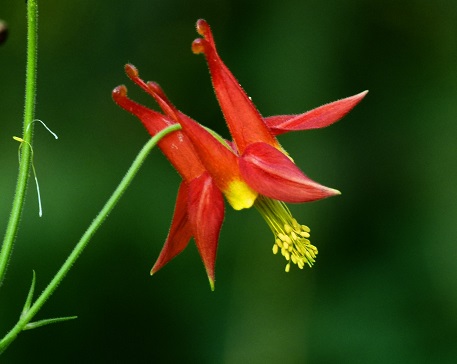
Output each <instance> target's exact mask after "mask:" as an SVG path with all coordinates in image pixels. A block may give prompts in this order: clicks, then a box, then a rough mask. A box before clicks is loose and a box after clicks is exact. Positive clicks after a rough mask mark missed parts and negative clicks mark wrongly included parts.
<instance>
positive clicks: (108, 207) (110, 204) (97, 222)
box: [0, 124, 181, 353]
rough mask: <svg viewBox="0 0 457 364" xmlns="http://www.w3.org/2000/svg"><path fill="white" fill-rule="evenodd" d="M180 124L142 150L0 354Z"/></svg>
mask: <svg viewBox="0 0 457 364" xmlns="http://www.w3.org/2000/svg"><path fill="white" fill-rule="evenodd" d="M180 128H181V126H180V125H179V124H175V125H172V126H169V127H167V128H166V129H164V130H162V131H161V132H159V133H157V134H156V135H155V136H154V137H153V138H151V139H150V140H149V141H148V142H147V143H146V145H145V146H144V147H143V149H141V151H140V153H139V154H138V156H137V157H136V158H135V160H134V161H133V164H132V165H131V166H130V168H129V170H128V171H127V174H126V175H125V177H124V178H123V179H122V181H121V183H120V184H119V186H118V187H117V188H116V190H115V191H114V192H113V194H112V195H111V197H110V198H109V200H108V201H107V202H106V204H105V206H104V207H103V208H102V210H101V211H100V212H99V214H98V215H97V217H96V218H95V219H94V221H92V224H91V225H90V226H89V227H88V229H87V230H86V232H85V233H84V235H83V236H82V237H81V239H80V240H79V242H78V243H77V244H76V246H75V248H74V249H73V251H72V252H71V254H70V255H69V256H68V258H67V260H66V261H65V262H64V263H63V265H62V267H61V268H60V269H59V271H58V272H57V273H56V275H55V276H54V278H53V279H52V280H51V282H50V283H49V284H48V286H47V287H46V288H45V289H44V291H43V292H42V293H41V295H40V296H39V297H38V298H37V300H36V301H35V302H34V303H33V305H32V306H31V307H30V309H29V310H27V312H25V313H24V314H23V315H22V316H21V318H20V319H19V321H18V322H17V324H16V325H15V326H14V327H13V328H12V329H11V331H10V332H9V333H8V334H7V335H6V336H5V337H4V338H3V339H2V340H1V341H0V353H1V352H2V351H3V350H5V348H6V347H7V346H8V345H9V344H10V343H11V342H12V341H13V340H14V339H15V338H16V337H17V335H18V334H19V333H20V332H21V331H22V330H23V329H24V328H25V326H26V325H27V324H28V323H29V322H30V320H32V318H33V317H34V316H35V315H36V314H37V312H38V311H39V310H40V309H41V307H42V306H43V304H44V303H45V302H46V300H47V299H48V298H49V297H50V296H51V295H52V294H53V293H54V291H55V290H56V288H57V287H58V285H59V284H60V282H61V281H62V280H63V279H64V277H65V276H66V274H67V273H68V271H69V270H70V269H71V267H72V265H73V263H74V262H75V261H76V259H78V257H79V255H80V254H81V253H82V251H83V250H84V248H85V247H86V246H87V244H88V242H89V240H90V239H91V238H92V236H93V235H94V234H95V232H96V231H97V229H98V228H99V227H100V226H101V224H102V223H103V221H104V220H105V218H106V217H107V216H108V214H109V213H110V212H111V211H112V210H113V208H114V206H115V205H116V203H117V202H118V201H119V199H120V198H121V196H122V194H123V193H124V192H125V190H126V189H127V187H128V186H129V185H130V183H131V181H132V180H133V178H134V177H135V175H136V173H137V172H138V170H139V169H140V167H141V165H142V164H143V162H144V160H145V159H146V157H147V155H148V154H149V152H150V151H151V150H152V149H153V148H154V146H155V145H156V144H157V143H158V142H159V141H160V139H162V138H163V137H164V136H165V135H167V134H168V133H170V132H173V131H175V130H178V129H180Z"/></svg>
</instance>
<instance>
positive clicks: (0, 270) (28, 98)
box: [0, 0, 38, 286]
mask: <svg viewBox="0 0 457 364" xmlns="http://www.w3.org/2000/svg"><path fill="white" fill-rule="evenodd" d="M37 30H38V5H37V0H29V1H28V3H27V68H26V78H25V108H24V123H23V137H22V139H23V140H24V142H25V143H23V146H22V154H21V160H20V162H19V174H18V179H17V183H16V191H15V193H14V200H13V206H12V208H11V214H10V218H9V221H8V225H7V227H6V233H5V238H4V240H3V245H2V250H1V252H0V286H1V284H2V281H3V278H4V276H5V271H6V267H7V265H8V261H9V258H10V255H11V251H12V249H13V244H14V239H15V237H16V234H17V230H18V226H19V221H20V219H21V215H22V210H23V207H24V200H25V194H26V190H27V180H28V177H29V169H30V159H31V153H32V152H31V145H32V135H33V124H32V120H33V118H34V113H35V96H36V68H37V54H38V48H37V45H38V43H37Z"/></svg>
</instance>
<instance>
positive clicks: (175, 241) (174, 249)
mask: <svg viewBox="0 0 457 364" xmlns="http://www.w3.org/2000/svg"><path fill="white" fill-rule="evenodd" d="M187 199H188V187H187V185H186V183H184V182H183V183H181V186H180V187H179V190H178V196H177V198H176V205H175V212H174V214H173V220H172V222H171V228H170V232H169V233H168V237H167V240H166V241H165V245H164V246H163V248H162V251H161V252H160V255H159V258H158V259H157V261H156V263H155V264H154V266H153V267H152V270H151V274H154V273H156V272H157V271H158V270H159V269H161V268H162V267H163V266H164V265H165V264H167V263H168V262H169V261H170V260H172V259H173V258H174V257H175V256H177V255H178V254H179V253H181V252H182V251H183V250H184V248H185V247H186V246H187V244H188V243H189V240H190V238H191V237H192V229H191V227H190V222H189V219H188V215H187Z"/></svg>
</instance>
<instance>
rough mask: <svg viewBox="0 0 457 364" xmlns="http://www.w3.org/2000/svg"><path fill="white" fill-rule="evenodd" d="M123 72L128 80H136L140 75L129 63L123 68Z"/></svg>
mask: <svg viewBox="0 0 457 364" xmlns="http://www.w3.org/2000/svg"><path fill="white" fill-rule="evenodd" d="M124 70H125V73H126V74H127V76H128V77H129V78H130V79H134V78H138V77H139V75H140V74H139V72H138V69H137V68H136V67H135V66H134V65H133V64H130V63H127V64H126V65H125V66H124Z"/></svg>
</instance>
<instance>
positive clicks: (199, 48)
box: [192, 38, 205, 54]
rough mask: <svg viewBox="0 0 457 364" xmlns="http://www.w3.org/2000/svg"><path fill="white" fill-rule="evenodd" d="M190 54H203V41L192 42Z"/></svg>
mask: <svg viewBox="0 0 457 364" xmlns="http://www.w3.org/2000/svg"><path fill="white" fill-rule="evenodd" d="M192 52H194V54H200V53H203V52H205V44H204V40H203V39H201V38H197V39H195V40H194V41H193V42H192Z"/></svg>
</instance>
